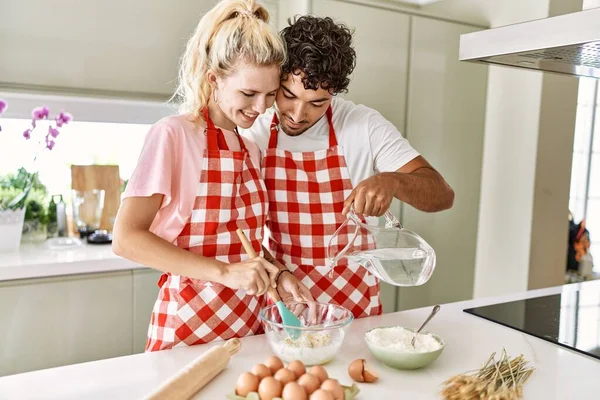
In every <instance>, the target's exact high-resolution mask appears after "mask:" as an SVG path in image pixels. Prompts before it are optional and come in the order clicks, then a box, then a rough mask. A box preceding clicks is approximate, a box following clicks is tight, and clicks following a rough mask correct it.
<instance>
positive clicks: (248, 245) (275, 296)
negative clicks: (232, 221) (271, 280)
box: [235, 228, 281, 303]
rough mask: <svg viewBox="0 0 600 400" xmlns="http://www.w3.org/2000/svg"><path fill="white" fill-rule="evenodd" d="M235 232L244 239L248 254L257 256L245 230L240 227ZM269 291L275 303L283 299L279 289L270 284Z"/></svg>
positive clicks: (243, 243) (252, 256) (243, 244)
mask: <svg viewBox="0 0 600 400" xmlns="http://www.w3.org/2000/svg"><path fill="white" fill-rule="evenodd" d="M235 232H236V233H237V235H238V237H239V238H240V240H241V241H242V246H244V250H246V253H247V254H248V256H250V258H254V257H256V252H255V251H254V248H253V247H252V244H251V243H250V241H249V240H248V238H247V237H246V235H245V234H244V232H243V231H242V230H241V229H239V228H238V229H237V230H236V231H235ZM267 292H268V293H269V296H270V297H271V300H273V301H274V302H275V303H277V302H279V301H281V299H280V298H279V294H278V293H277V289H275V288H274V287H272V286H269V289H268V290H267Z"/></svg>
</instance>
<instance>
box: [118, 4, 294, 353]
mask: <svg viewBox="0 0 600 400" xmlns="http://www.w3.org/2000/svg"><path fill="white" fill-rule="evenodd" d="M268 20H269V14H268V12H267V10H266V9H265V8H263V6H261V5H259V4H258V3H256V2H255V1H253V0H224V1H222V2H220V3H218V4H217V5H216V6H215V7H214V8H213V9H212V10H210V11H209V12H208V13H206V14H205V15H204V16H203V17H202V19H201V20H200V22H199V24H198V26H197V28H196V30H195V32H194V34H193V36H192V38H191V39H190V40H189V42H188V44H187V48H186V51H185V54H184V56H183V58H182V63H181V69H180V84H179V89H178V91H177V95H178V96H179V97H180V98H181V100H182V105H181V114H179V115H176V116H172V117H167V118H164V119H162V120H160V121H159V122H157V123H156V124H154V125H153V126H152V128H151V129H150V130H149V132H148V134H147V137H146V140H145V143H144V147H143V150H142V153H141V155H140V158H139V161H138V165H137V167H136V169H135V171H134V173H133V175H132V177H131V179H130V181H129V183H128V185H127V189H126V191H125V193H124V200H123V203H122V204H121V207H120V210H119V214H118V216H117V220H116V223H115V228H114V240H113V250H114V252H115V253H116V254H118V255H121V256H122V257H125V258H128V259H130V260H133V261H135V262H137V263H140V264H143V265H146V266H149V267H152V268H155V269H158V270H160V271H163V272H164V274H163V275H162V277H161V279H160V280H159V283H158V284H159V287H160V291H159V295H158V299H157V301H156V303H155V306H154V310H153V312H152V317H151V321H150V327H149V329H148V340H147V344H146V351H156V350H164V349H169V348H172V347H175V346H185V345H195V344H200V343H207V342H210V341H213V340H220V339H222V340H225V339H229V338H232V337H242V336H246V335H251V334H257V333H261V332H262V330H261V325H260V321H259V319H258V313H259V310H260V308H261V307H262V306H264V305H265V297H264V293H265V292H266V290H267V289H268V288H269V286H275V278H276V276H277V275H278V272H279V270H278V268H277V267H275V266H274V265H272V264H270V263H269V262H267V261H266V260H265V259H263V258H262V257H257V258H253V259H248V257H247V256H246V255H245V253H244V250H243V248H242V245H241V243H240V240H239V239H238V237H237V235H236V233H235V231H236V229H237V228H241V229H242V230H243V231H244V232H245V234H246V236H248V238H249V240H250V242H251V243H252V246H253V247H254V250H255V251H256V252H257V253H258V254H260V252H261V242H262V238H263V233H262V228H263V226H264V224H265V219H266V216H267V208H268V203H267V202H268V200H267V195H266V191H265V186H264V183H263V181H262V179H261V177H260V152H259V150H258V148H257V147H256V145H255V144H254V143H252V142H250V141H248V140H246V139H242V138H241V136H240V135H239V134H238V132H237V127H238V126H239V127H243V128H249V127H250V126H252V124H253V123H254V121H255V120H256V118H257V117H258V116H259V115H260V114H262V113H264V112H265V110H266V109H267V108H269V107H271V106H272V105H273V102H274V100H275V93H276V91H277V89H278V88H279V72H280V71H279V69H280V66H281V64H282V63H283V61H284V59H285V51H284V46H283V43H282V41H281V40H280V38H279V37H278V36H277V34H276V33H274V32H273V31H272V30H271V28H270V27H269V25H268ZM283 275H285V277H283V276H282V280H281V284H280V286H285V287H287V289H288V291H294V292H296V293H298V290H299V288H300V287H301V286H299V284H298V281H297V280H295V278H293V276H292V274H283Z"/></svg>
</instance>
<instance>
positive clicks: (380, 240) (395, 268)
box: [327, 210, 435, 286]
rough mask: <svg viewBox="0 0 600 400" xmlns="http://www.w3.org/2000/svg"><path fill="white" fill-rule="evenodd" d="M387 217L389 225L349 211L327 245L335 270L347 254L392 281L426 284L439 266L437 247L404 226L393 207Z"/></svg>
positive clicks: (395, 284) (386, 214)
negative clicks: (365, 219) (436, 266)
mask: <svg viewBox="0 0 600 400" xmlns="http://www.w3.org/2000/svg"><path fill="white" fill-rule="evenodd" d="M384 217H385V221H386V223H385V227H379V226H373V225H368V224H367V223H366V222H364V218H362V217H359V216H358V215H357V214H356V213H355V212H354V210H350V212H348V215H347V219H346V221H344V223H343V224H342V225H341V226H340V227H339V228H338V229H337V230H336V231H335V233H334V234H333V236H332V237H331V238H330V239H329V244H328V245H327V257H328V259H329V260H331V261H330V267H331V271H332V272H333V267H334V266H335V265H336V264H337V263H338V261H339V260H341V259H342V258H344V257H345V258H346V259H348V261H349V262H357V263H359V264H360V265H363V266H364V267H365V268H367V270H368V271H369V272H371V273H372V274H373V275H375V276H376V277H377V278H379V279H380V280H382V281H384V282H387V283H389V284H391V285H394V286H419V285H423V284H424V283H426V282H427V281H428V280H429V278H430V277H431V275H432V274H433V270H434V269H435V251H434V250H433V248H431V246H429V244H428V243H427V242H426V241H425V240H424V239H423V238H422V237H420V236H419V235H417V234H416V233H414V232H411V231H409V230H408V229H404V228H403V227H402V225H401V224H400V222H399V221H398V220H397V219H396V217H395V216H394V214H392V213H391V212H390V211H387V212H386V213H385V214H384ZM353 225H355V227H354V229H353ZM344 238H346V239H344ZM346 242H347V243H346ZM342 246H343V248H342V249H341V250H339V248H340V247H342Z"/></svg>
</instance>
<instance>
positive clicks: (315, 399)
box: [310, 389, 333, 400]
mask: <svg viewBox="0 0 600 400" xmlns="http://www.w3.org/2000/svg"><path fill="white" fill-rule="evenodd" d="M310 400H333V396H332V395H331V393H329V392H328V391H327V390H323V389H319V390H316V391H315V392H314V393H313V394H311V395H310Z"/></svg>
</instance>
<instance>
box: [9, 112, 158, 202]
mask: <svg viewBox="0 0 600 400" xmlns="http://www.w3.org/2000/svg"><path fill="white" fill-rule="evenodd" d="M37 125H38V126H37V128H36V130H35V131H34V132H33V134H32V137H31V139H30V140H25V138H23V136H22V132H23V131H24V130H25V129H27V128H29V126H30V121H29V120H24V119H2V134H1V135H0V148H1V149H5V150H10V151H5V150H3V151H2V157H0V175H4V174H7V173H14V172H16V171H17V170H18V169H19V168H20V167H22V166H23V167H25V168H27V169H29V170H31V166H32V163H33V157H34V155H35V154H36V151H37V150H40V149H43V145H38V144H37V143H36V142H37V140H38V139H42V140H43V138H44V136H45V131H46V130H47V123H46V121H41V122H38V124H37ZM149 127H150V125H149V124H118V123H106V122H81V121H72V122H71V123H69V124H68V125H65V126H63V127H62V128H61V134H60V135H59V136H58V138H57V139H56V145H55V147H54V149H52V151H49V150H43V151H37V153H38V157H37V161H36V168H37V169H38V170H39V171H40V180H41V182H42V183H44V185H46V187H47V188H48V191H49V193H50V194H63V195H67V194H68V193H70V189H71V171H70V168H71V165H73V164H79V165H89V164H110V165H118V166H119V173H120V176H121V179H123V180H126V179H129V177H130V176H131V173H132V172H133V169H134V168H135V164H136V162H137V158H138V156H139V153H140V150H141V147H142V144H143V142H144V137H145V135H146V132H147V131H148V129H149Z"/></svg>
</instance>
